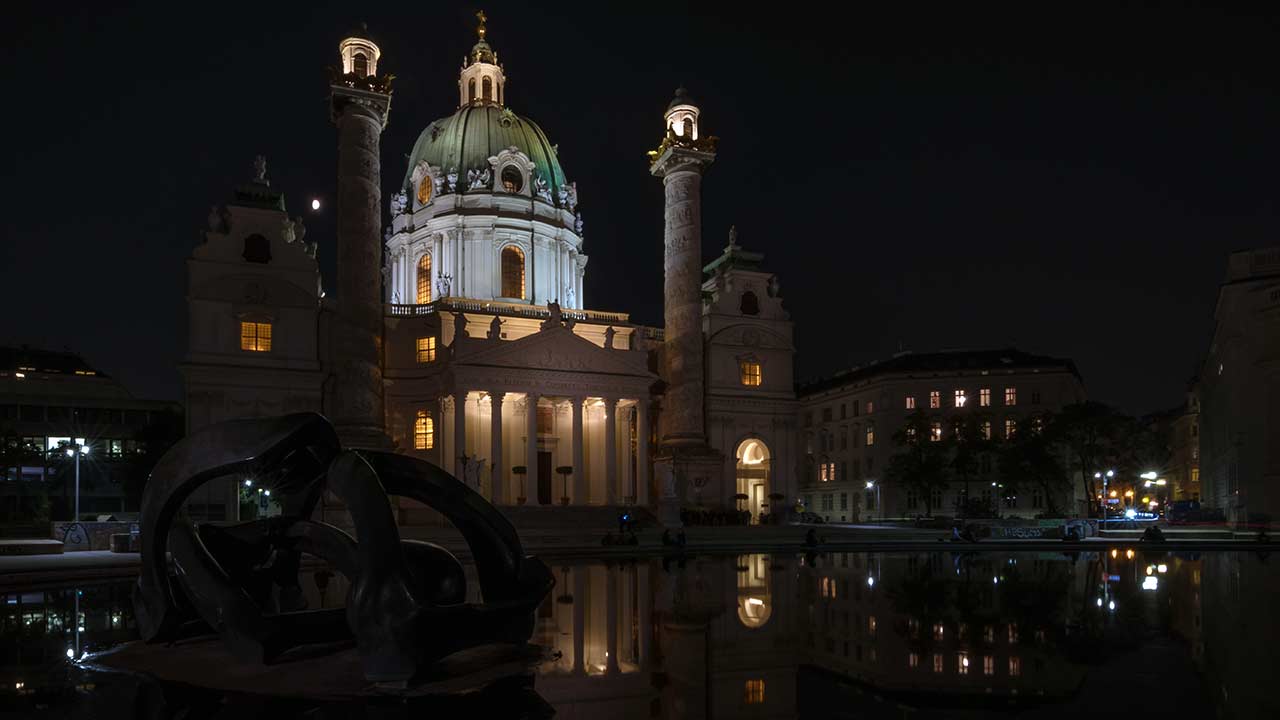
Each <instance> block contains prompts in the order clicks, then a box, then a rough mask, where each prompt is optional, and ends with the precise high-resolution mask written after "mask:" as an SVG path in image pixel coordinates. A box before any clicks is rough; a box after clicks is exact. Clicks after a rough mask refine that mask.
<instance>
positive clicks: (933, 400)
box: [929, 390, 942, 408]
mask: <svg viewBox="0 0 1280 720" xmlns="http://www.w3.org/2000/svg"><path fill="white" fill-rule="evenodd" d="M929 407H931V408H940V407H942V393H941V392H939V391H937V390H930V391H929Z"/></svg>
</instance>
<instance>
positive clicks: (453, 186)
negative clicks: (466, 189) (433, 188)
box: [445, 167, 458, 192]
mask: <svg viewBox="0 0 1280 720" xmlns="http://www.w3.org/2000/svg"><path fill="white" fill-rule="evenodd" d="M445 178H446V179H447V180H448V181H449V192H457V191H458V168H456V167H451V168H449V173H448V175H446V176H445Z"/></svg>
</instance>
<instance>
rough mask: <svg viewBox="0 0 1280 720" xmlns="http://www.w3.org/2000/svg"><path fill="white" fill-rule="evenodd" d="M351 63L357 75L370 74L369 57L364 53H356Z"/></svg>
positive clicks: (364, 75)
mask: <svg viewBox="0 0 1280 720" xmlns="http://www.w3.org/2000/svg"><path fill="white" fill-rule="evenodd" d="M351 64H352V66H354V69H355V73H356V75H359V76H360V77H366V76H367V75H368V74H369V58H367V57H365V56H364V53H356V54H355V56H354V57H352V58H351Z"/></svg>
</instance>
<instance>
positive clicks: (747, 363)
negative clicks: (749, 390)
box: [739, 360, 764, 387]
mask: <svg viewBox="0 0 1280 720" xmlns="http://www.w3.org/2000/svg"><path fill="white" fill-rule="evenodd" d="M739 369H740V371H741V372H740V377H741V380H742V384H743V385H745V386H747V387H760V383H761V382H763V381H764V377H763V375H762V373H761V371H760V363H759V362H758V361H756V360H743V361H742V362H741V363H740V364H739Z"/></svg>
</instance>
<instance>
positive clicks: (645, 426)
mask: <svg viewBox="0 0 1280 720" xmlns="http://www.w3.org/2000/svg"><path fill="white" fill-rule="evenodd" d="M648 504H649V399H648V398H640V399H638V400H636V505H639V506H641V507H645V506H647V505H648Z"/></svg>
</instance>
